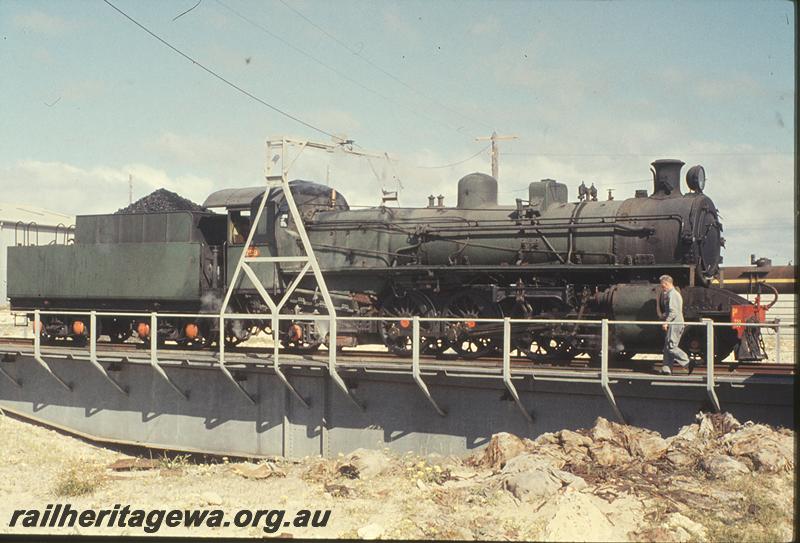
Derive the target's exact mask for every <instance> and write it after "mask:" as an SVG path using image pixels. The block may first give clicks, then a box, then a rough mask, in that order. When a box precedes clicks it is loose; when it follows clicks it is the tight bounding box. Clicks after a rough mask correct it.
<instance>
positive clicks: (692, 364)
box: [686, 360, 697, 375]
mask: <svg viewBox="0 0 800 543" xmlns="http://www.w3.org/2000/svg"><path fill="white" fill-rule="evenodd" d="M696 366H697V361H696V360H689V365H688V366H686V371H687V373H688V374H689V375H691V374H692V372H693V371H694V368H695V367H696Z"/></svg>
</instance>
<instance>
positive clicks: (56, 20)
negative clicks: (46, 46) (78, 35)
mask: <svg viewBox="0 0 800 543" xmlns="http://www.w3.org/2000/svg"><path fill="white" fill-rule="evenodd" d="M13 23H14V26H16V27H17V28H20V29H22V30H28V31H31V32H35V33H37V34H45V35H50V36H57V35H61V34H64V33H66V32H69V31H71V30H74V29H75V28H77V25H76V23H75V22H73V21H68V20H67V19H64V18H62V17H59V16H57V15H51V14H49V13H45V12H43V11H38V10H34V11H30V12H28V13H20V14H18V15H15V16H14V19H13Z"/></svg>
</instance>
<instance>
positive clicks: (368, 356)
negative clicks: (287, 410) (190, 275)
mask: <svg viewBox="0 0 800 543" xmlns="http://www.w3.org/2000/svg"><path fill="white" fill-rule="evenodd" d="M3 347H19V348H22V349H25V350H27V349H33V340H32V339H25V338H0V352H2V350H3ZM41 348H42V349H43V350H44V352H45V354H75V351H79V352H80V351H85V352H86V353H87V354H88V346H78V345H71V344H68V343H67V344H62V345H53V344H48V345H42V346H41ZM97 349H98V354H99V355H101V356H102V355H103V354H106V353H140V352H148V351H149V345H148V344H145V343H107V342H98V343H97ZM159 352H168V353H172V354H173V355H174V354H178V353H180V354H181V355H182V357H184V356H187V355H189V356H191V354H192V353H194V354H206V355H209V356H214V354H215V353H216V351H215V350H213V349H212V350H209V349H203V348H192V347H186V346H182V345H175V344H164V345H160V346H159ZM226 353H227V354H229V355H244V356H245V357H247V356H252V357H255V358H259V355H262V356H265V357H271V356H272V354H273V348H272V347H242V346H238V347H227V348H226ZM280 353H281V355H288V356H290V357H294V359H295V360H297V359H298V358H297V357H300V358H302V359H305V360H308V361H318V362H320V363H325V362H326V361H327V354H326V352H325V351H318V352H316V353H314V354H298V353H296V352H292V351H291V350H285V349H281V351H280ZM337 360H339V363H340V364H347V363H348V362H351V363H353V362H355V365H365V364H360V363H359V362H360V361H365V360H370V361H376V362H380V363H381V365H389V366H397V367H398V368H404V367H406V366H410V364H411V360H410V358H402V357H398V356H396V355H394V354H392V353H390V352H388V351H380V350H349V349H346V350H342V351H340V352H339V354H338V356H337ZM291 361H292V358H289V359H288V360H287V363H291ZM420 362H421V363H422V364H423V365H429V366H430V365H435V366H446V367H448V368H452V369H454V370H458V369H464V370H477V369H481V370H497V371H500V370H501V369H502V363H503V360H502V358H501V357H499V356H487V357H482V358H480V359H476V360H464V359H462V358H459V357H458V356H457V355H455V354H443V355H438V356H431V355H420ZM659 362H660V361H659V360H657V359H636V358H634V359H632V360H630V361H628V362H625V363H619V364H612V365H611V366H610V367H611V369H613V370H614V371H615V372H617V373H619V372H623V373H625V372H631V373H634V374H636V373H653V371H654V366H658V365H659ZM511 365H512V368H513V369H516V370H532V369H552V370H562V371H563V370H567V371H569V370H575V371H580V370H583V371H586V370H596V369H597V368H596V367H593V366H591V365H590V360H589V359H588V358H573V359H571V360H565V361H558V362H534V361H532V360H530V359H528V358H526V357H524V356H519V355H516V356H515V355H514V354H513V353H512V358H511ZM673 371H674V374H675V375H676V376H681V375H686V374H687V371H686V370H685V369H684V368H681V367H680V366H675V367H674V368H673ZM705 372H706V367H705V365H702V364H701V365H698V367H697V368H696V369H695V370H694V372H693V373H694V374H695V375H703V374H705ZM728 373H737V374H753V375H756V374H758V375H794V374H795V373H796V372H795V364H787V363H783V364H774V363H769V362H741V363H740V362H730V363H724V362H723V363H720V364H717V366H716V368H715V374H717V375H724V374H728Z"/></svg>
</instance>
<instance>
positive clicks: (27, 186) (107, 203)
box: [0, 160, 216, 215]
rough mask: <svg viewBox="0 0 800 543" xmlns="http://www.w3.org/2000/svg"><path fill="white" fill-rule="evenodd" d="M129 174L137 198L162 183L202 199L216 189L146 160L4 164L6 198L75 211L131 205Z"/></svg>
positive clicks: (0, 173) (106, 210) (108, 210)
mask: <svg viewBox="0 0 800 543" xmlns="http://www.w3.org/2000/svg"><path fill="white" fill-rule="evenodd" d="M128 174H131V175H133V185H134V195H133V198H134V200H137V199H139V198H141V197H142V196H145V195H147V194H150V193H151V192H153V191H154V190H156V189H158V188H162V187H163V188H166V189H168V190H171V191H173V192H177V193H178V194H180V195H181V196H183V197H185V198H189V199H190V200H193V201H195V202H198V203H202V201H203V200H204V199H205V197H206V196H207V195H208V194H209V193H210V192H212V191H213V190H215V188H216V187H214V184H213V182H212V181H211V180H209V179H206V178H204V177H200V176H196V175H193V174H184V175H179V176H175V177H172V176H170V175H168V174H167V173H166V172H164V171H162V170H159V169H157V168H153V167H150V166H147V165H145V164H128V165H123V166H121V167H112V166H95V167H92V168H88V169H87V168H81V167H78V166H74V165H71V164H67V163H64V162H43V161H37V160H23V161H19V162H17V163H16V164H13V165H11V166H7V167H0V179H2V180H3V200H4V201H6V202H9V203H17V204H28V205H35V206H37V207H42V208H45V209H50V210H52V211H58V212H61V213H66V214H71V215H76V214H77V215H80V214H92V213H113V212H114V211H116V210H117V209H119V208H122V207H125V206H126V205H128Z"/></svg>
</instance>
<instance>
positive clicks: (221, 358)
mask: <svg viewBox="0 0 800 543" xmlns="http://www.w3.org/2000/svg"><path fill="white" fill-rule="evenodd" d="M219 369H220V370H222V373H223V375H225V377H227V378H228V380H229V381H230V382H231V383H233V385H234V386H235V387H236V388H237V389H238V390H239V392H241V393H242V394H243V395H244V397H245V398H247V400H248V401H249V402H250V403H251V404H253V405H255V404H256V399H255V398H253V397H252V396H251V395H250V393H249V392H247V391H246V390H245V389H244V387H243V386H242V384H241V383H239V381H237V380H236V379H235V378H234V376H233V374H231V371H230V370H229V369H228V366H226V365H225V319H224V317H222V316H221V315H220V317H219Z"/></svg>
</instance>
